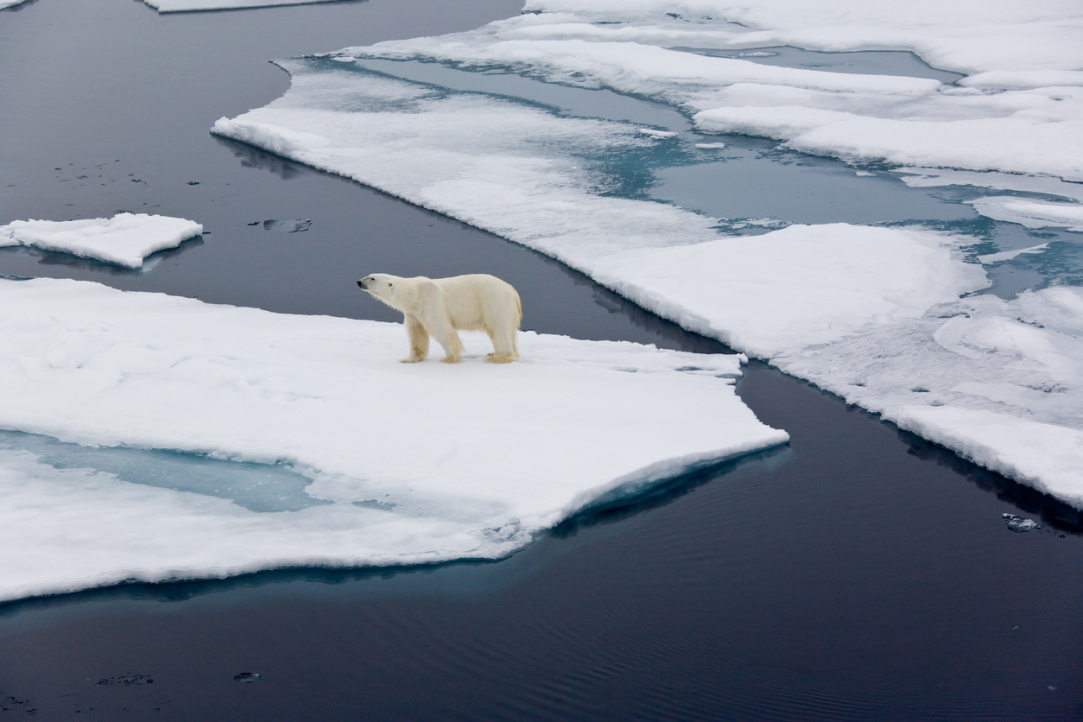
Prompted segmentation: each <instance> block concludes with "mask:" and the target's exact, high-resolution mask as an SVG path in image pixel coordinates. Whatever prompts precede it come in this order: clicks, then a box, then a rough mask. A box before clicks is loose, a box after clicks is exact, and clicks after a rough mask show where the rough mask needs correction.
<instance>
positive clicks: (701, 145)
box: [696, 143, 726, 150]
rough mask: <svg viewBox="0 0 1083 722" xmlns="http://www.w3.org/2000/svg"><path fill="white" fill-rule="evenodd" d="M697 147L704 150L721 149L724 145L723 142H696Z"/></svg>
mask: <svg viewBox="0 0 1083 722" xmlns="http://www.w3.org/2000/svg"><path fill="white" fill-rule="evenodd" d="M696 147H697V148H702V149H704V150H721V149H722V148H725V147H726V144H725V143H696Z"/></svg>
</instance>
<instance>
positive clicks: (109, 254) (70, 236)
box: [0, 213, 203, 268]
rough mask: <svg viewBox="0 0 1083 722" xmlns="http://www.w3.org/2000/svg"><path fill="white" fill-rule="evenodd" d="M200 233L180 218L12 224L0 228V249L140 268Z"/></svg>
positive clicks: (140, 216)
mask: <svg viewBox="0 0 1083 722" xmlns="http://www.w3.org/2000/svg"><path fill="white" fill-rule="evenodd" d="M201 233H203V226H202V225H200V224H199V223H196V222H194V221H188V220H185V219H183V218H170V217H168V216H157V215H147V214H146V213H118V214H117V215H115V216H113V217H112V218H88V219H82V220H76V221H35V220H29V221H12V222H11V223H9V224H7V225H6V226H0V246H19V245H22V246H31V247H34V248H40V249H42V250H45V251H56V252H58V253H70V254H72V255H75V256H79V257H81V258H93V259H95V260H97V261H102V262H104V263H112V264H114V265H117V266H124V267H125V268H140V267H141V266H142V265H143V261H144V260H145V259H146V257H147V256H149V255H151V254H152V253H157V252H158V251H163V250H165V249H167V248H176V247H177V246H179V245H180V244H181V243H183V242H184V241H186V240H188V239H189V238H195V237H196V236H198V235H200V234H201Z"/></svg>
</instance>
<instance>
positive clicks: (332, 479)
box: [0, 279, 787, 600]
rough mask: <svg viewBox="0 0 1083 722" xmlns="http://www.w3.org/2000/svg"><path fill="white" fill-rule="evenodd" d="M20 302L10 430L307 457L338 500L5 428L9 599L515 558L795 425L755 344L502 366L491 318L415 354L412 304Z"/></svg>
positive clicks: (11, 320) (0, 505)
mask: <svg viewBox="0 0 1083 722" xmlns="http://www.w3.org/2000/svg"><path fill="white" fill-rule="evenodd" d="M0 306H2V307H3V308H4V309H5V313H4V315H3V317H2V319H0V335H2V337H3V339H4V344H3V346H2V349H0V378H3V379H4V403H3V404H2V405H0V428H4V429H14V430H21V431H26V432H31V433H35V434H42V435H47V436H51V437H55V438H57V439H60V440H62V441H67V442H74V443H78V444H85V445H99V446H105V447H134V448H140V449H174V450H178V451H183V452H190V453H193V454H203V455H213V456H215V457H220V458H225V459H232V460H237V461H247V462H257V463H260V464H285V465H289V466H290V467H292V468H294V469H296V470H298V471H299V472H300V473H302V474H304V475H305V476H307V477H309V478H310V479H311V480H312V481H311V484H309V485H308V486H307V488H305V490H304V495H305V497H307V498H309V499H311V500H313V501H317V500H323V501H324V502H331V503H324V504H320V505H315V506H308V507H307V508H300V510H297V511H278V512H264V513H260V512H256V511H251V510H250V509H248V508H244V507H242V506H241V505H239V504H235V503H232V502H231V501H229V500H227V499H222V498H217V497H215V496H208V495H206V494H199V493H191V492H186V491H178V490H175V489H170V488H159V487H158V486H149V485H146V484H138V483H130V482H127V481H121V480H119V479H118V478H117V477H116V476H115V475H114V474H112V473H105V472H100V471H95V470H94V469H87V468H70V467H71V466H72V465H71V464H66V465H60V466H58V465H52V464H49V463H45V462H44V461H43V460H42V458H41V456H40V455H39V454H35V453H31V452H30V451H25V450H17V449H13V448H10V445H8V446H5V445H3V444H0V499H2V500H0V549H3V550H4V552H3V553H2V554H0V600H4V599H14V598H18V597H24V596H30V595H39V594H50V593H61V592H68V591H74V590H78V589H83V588H88V587H93V586H98V585H105V584H111V583H116V582H120V581H123V580H127V579H134V580H143V581H152V582H153V581H163V580H168V579H187V578H214V577H222V576H227V575H231V574H238V573H243V572H250V571H256V570H260V569H267V568H274V567H283V566H297V565H315V566H321V565H322V566H354V565H358V566H360V565H387V564H408V563H425V562H436V561H443V560H449V559H460V558H495V557H500V556H503V555H506V554H509V553H511V552H512V551H514V550H515V549H518V548H520V547H522V546H523V545H524V544H526V543H527V542H528V541H529V540H530V538H531V536H532V534H533V533H534V532H537V531H538V530H541V529H545V528H547V527H550V526H552V525H554V524H556V523H558V522H559V521H561V520H562V519H564V518H566V517H568V516H569V515H570V514H573V513H575V512H576V511H578V510H581V509H583V508H584V507H587V506H590V505H591V504H592V503H597V501H598V500H599V499H600V498H601V497H603V496H605V497H606V498H613V497H619V496H621V495H631V494H635V493H636V492H637V491H638V490H640V489H642V488H643V486H644V485H647V484H652V483H654V482H657V481H659V480H663V479H668V478H672V477H674V476H677V475H680V474H681V473H684V472H687V471H689V470H691V469H695V468H698V467H700V466H703V465H706V464H710V463H714V462H718V461H721V460H724V459H728V458H732V457H736V456H739V455H742V454H747V453H749V452H752V451H756V450H760V449H765V448H768V447H771V446H774V445H777V444H782V443H785V442H786V440H787V436H786V434H785V433H784V432H782V431H777V430H774V429H771V428H769V427H767V426H764V425H763V424H761V423H760V422H759V421H757V420H756V418H755V416H753V414H752V412H751V411H749V409H748V408H747V407H746V406H745V405H744V404H743V403H742V402H741V401H740V399H738V398H737V396H736V394H735V393H734V390H733V385H732V382H733V379H734V378H735V377H736V376H738V375H739V374H740V363H741V360H742V359H741V358H740V357H739V356H732V355H731V356H719V355H710V356H704V355H698V354H689V353H680V352H674V351H660V350H657V349H655V348H653V347H647V346H640V345H636V344H631V343H613V342H589V341H574V340H572V339H569V338H566V337H557V336H539V335H535V334H533V333H524V334H522V338H521V342H520V349H521V351H522V355H523V358H522V360H521V361H520V362H517V363H514V364H508V365H506V366H494V365H491V364H486V363H483V362H482V357H483V356H484V353H485V351H487V350H488V340H487V339H486V338H485V337H484V335H482V334H472V335H470V334H468V335H466V336H465V337H464V341H465V342H466V344H467V355H466V359H465V360H464V361H463V362H461V363H459V364H457V365H453V366H452V365H447V364H442V363H439V362H438V361H436V360H434V359H431V360H430V361H429V362H427V363H421V364H416V365H413V364H412V365H404V364H400V363H399V362H398V361H397V359H398V358H400V357H401V356H402V355H403V352H404V350H405V347H406V337H405V333H404V331H403V330H402V327H401V326H400V325H398V324H385V323H375V322H367V321H354V320H348V319H341V318H331V317H311V316H288V315H280V314H273V313H269V312H266V311H260V310H255V309H246V308H235V307H231V306H215V305H209V304H205V303H202V302H199V301H195V300H191V299H185V298H178V297H172V296H165V295H161V294H147V293H124V292H121V291H116V290H113V289H110V288H106V287H104V286H100V285H98V284H93V283H87V282H79V281H68V280H52V279H38V280H32V281H10V280H0ZM110 453H113V454H116V453H121V452H110ZM130 453H136V452H130ZM62 467H68V468H62Z"/></svg>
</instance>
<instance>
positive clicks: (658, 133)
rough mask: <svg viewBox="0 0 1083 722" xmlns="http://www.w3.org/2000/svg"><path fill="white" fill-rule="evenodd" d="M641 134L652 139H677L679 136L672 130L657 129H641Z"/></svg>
mask: <svg viewBox="0 0 1083 722" xmlns="http://www.w3.org/2000/svg"><path fill="white" fill-rule="evenodd" d="M639 132H640V133H642V134H643V135H649V136H650V137H651V138H676V137H677V134H676V133H675V132H673V131H672V130H658V129H657V128H639Z"/></svg>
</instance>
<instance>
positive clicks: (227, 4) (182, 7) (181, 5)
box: [143, 0, 341, 13]
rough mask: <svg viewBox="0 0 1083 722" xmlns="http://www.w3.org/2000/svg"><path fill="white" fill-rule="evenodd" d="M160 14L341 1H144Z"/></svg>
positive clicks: (336, 0) (335, 0)
mask: <svg viewBox="0 0 1083 722" xmlns="http://www.w3.org/2000/svg"><path fill="white" fill-rule="evenodd" d="M143 2H145V3H146V4H147V5H150V6H151V7H152V8H155V9H156V10H157V11H158V12H160V13H183V12H196V11H199V10H236V9H240V8H266V7H278V6H280V5H312V4H315V3H324V2H341V0H143Z"/></svg>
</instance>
